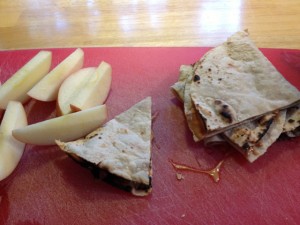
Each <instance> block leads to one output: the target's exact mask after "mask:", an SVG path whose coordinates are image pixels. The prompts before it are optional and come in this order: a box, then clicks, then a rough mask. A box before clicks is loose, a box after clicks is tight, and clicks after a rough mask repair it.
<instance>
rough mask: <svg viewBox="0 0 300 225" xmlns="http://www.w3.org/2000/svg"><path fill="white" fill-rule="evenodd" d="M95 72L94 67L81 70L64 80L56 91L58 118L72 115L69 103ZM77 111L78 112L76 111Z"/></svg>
mask: <svg viewBox="0 0 300 225" xmlns="http://www.w3.org/2000/svg"><path fill="white" fill-rule="evenodd" d="M95 71H96V67H88V68H84V69H81V70H79V71H77V72H75V73H73V74H72V75H70V76H69V77H68V78H67V79H65V80H64V82H63V83H62V85H61V86H60V88H59V91H58V97H57V102H56V114H57V115H58V116H61V115H66V114H69V113H72V112H73V111H72V110H71V108H70V101H71V100H72V98H74V97H75V96H76V94H77V93H78V92H80V89H81V88H82V86H83V83H85V82H86V80H87V79H88V78H89V77H90V76H91V75H92V74H93V73H95ZM77 111H80V109H78V110H77Z"/></svg>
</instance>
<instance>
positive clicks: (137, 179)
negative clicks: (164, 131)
mask: <svg viewBox="0 0 300 225" xmlns="http://www.w3.org/2000/svg"><path fill="white" fill-rule="evenodd" d="M56 143H57V144H58V146H59V147H60V148H61V149H62V150H63V151H64V152H66V153H67V154H69V155H70V156H71V157H72V158H74V159H75V160H76V161H78V162H79V163H81V164H83V165H84V166H86V167H88V168H90V169H92V171H93V173H94V174H95V175H97V176H100V177H101V178H103V179H104V180H105V181H107V182H109V183H111V184H113V185H115V186H117V187H120V188H122V189H124V190H126V191H129V192H131V193H132V194H134V195H138V196H144V195H147V194H149V193H150V192H151V189H152V184H151V179H152V169H151V98H150V97H148V98H146V99H144V100H142V101H141V102H139V103H137V104H136V105H134V106H132V107H131V108H130V109H128V110H127V111H125V112H123V113H121V114H119V115H118V116H116V117H115V118H114V119H112V120H110V121H109V122H107V123H106V124H105V125H104V126H102V127H100V128H99V129H97V130H95V131H93V132H92V133H90V134H89V135H87V136H86V137H85V138H82V139H79V140H76V141H72V142H66V143H64V142H61V141H56Z"/></svg>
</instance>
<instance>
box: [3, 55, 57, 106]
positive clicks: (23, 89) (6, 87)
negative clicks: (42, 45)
mask: <svg viewBox="0 0 300 225" xmlns="http://www.w3.org/2000/svg"><path fill="white" fill-rule="evenodd" d="M51 62H52V52H50V51H40V52H39V53H38V54H36V55H35V56H34V57H33V58H32V59H31V60H30V61H28V62H27V63H26V64H25V65H24V66H23V67H21V68H20V69H19V70H18V71H17V72H16V73H15V74H13V75H12V76H11V77H10V78H9V79H8V80H7V81H6V82H5V83H3V84H2V86H1V87H0V108H1V109H6V107H7V104H8V103H9V101H19V102H21V103H25V102H26V101H27V100H29V99H30V97H29V96H28V95H27V92H28V91H29V90H30V89H31V88H32V87H33V86H34V85H35V84H36V83H37V82H38V81H39V80H40V79H42V78H43V77H44V76H45V75H46V74H47V73H48V72H49V69H50V66H51Z"/></svg>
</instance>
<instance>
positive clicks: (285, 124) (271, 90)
mask: <svg viewBox="0 0 300 225" xmlns="http://www.w3.org/2000/svg"><path fill="white" fill-rule="evenodd" d="M171 89H172V90H173V92H174V93H175V95H176V96H177V97H178V98H179V99H180V100H181V101H182V102H183V103H184V112H185V116H186V120H187V123H188V127H189V129H190V130H191V131H192V133H193V137H194V140H195V141H201V140H204V141H205V143H207V144H214V143H222V142H225V141H226V142H228V143H230V144H231V145H233V146H234V147H235V148H236V149H237V150H238V151H240V152H241V153H242V154H243V155H244V156H245V157H246V158H247V159H248V160H249V161H250V162H253V161H255V160H256V159H257V158H258V157H259V156H261V155H263V154H264V153H265V152H266V151H267V149H268V147H269V146H271V144H272V143H274V142H275V141H276V140H277V139H278V137H279V136H280V135H281V134H282V133H286V134H287V135H289V136H295V135H298V134H299V122H300V120H299V102H300V93H299V91H298V89H297V88H295V87H294V86H292V85H291V84H290V83H289V82H288V81H287V80H285V78H284V77H283V76H282V75H281V74H280V73H279V72H278V71H277V70H276V68H275V67H274V66H273V65H272V64H271V62H270V61H269V60H268V59H267V58H266V57H265V56H264V55H263V54H262V53H261V52H260V50H259V49H258V48H257V47H256V46H255V45H254V44H253V42H252V41H251V40H250V38H249V35H248V32H246V31H242V32H237V33H235V34H234V35H233V36H231V37H230V38H228V40H227V41H226V42H225V43H223V44H222V45H220V46H218V47H216V48H213V49H212V50H210V51H209V52H207V53H206V54H205V55H204V56H203V57H202V58H201V59H200V60H199V61H197V62H196V63H195V64H194V65H183V66H181V68H180V75H179V80H178V82H176V83H175V84H174V85H173V86H172V87H171Z"/></svg>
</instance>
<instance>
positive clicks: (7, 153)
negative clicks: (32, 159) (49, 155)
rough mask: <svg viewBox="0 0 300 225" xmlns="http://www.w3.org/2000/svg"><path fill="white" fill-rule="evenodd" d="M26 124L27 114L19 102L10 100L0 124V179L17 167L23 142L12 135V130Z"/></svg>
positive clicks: (23, 146)
mask: <svg viewBox="0 0 300 225" xmlns="http://www.w3.org/2000/svg"><path fill="white" fill-rule="evenodd" d="M25 126H27V116H26V113H25V110H24V107H23V105H22V104H21V103H20V102H16V101H10V102H9V103H8V105H7V109H6V111H5V113H4V116H3V119H2V122H1V126H0V180H3V179H5V178H6V177H8V176H9V175H10V174H11V173H12V172H13V171H14V169H15V168H16V167H17V165H18V163H19V161H20V160H21V157H22V155H23V152H24V148H25V144H24V143H22V142H19V141H18V140H16V139H15V138H14V137H13V136H12V130H13V129H17V128H22V127H25Z"/></svg>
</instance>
